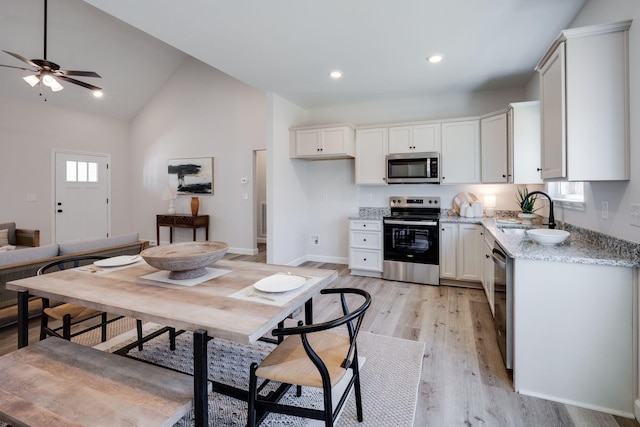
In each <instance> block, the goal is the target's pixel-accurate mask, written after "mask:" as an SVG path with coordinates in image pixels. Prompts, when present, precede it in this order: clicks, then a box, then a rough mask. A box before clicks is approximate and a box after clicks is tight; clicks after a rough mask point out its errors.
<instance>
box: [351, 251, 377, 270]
mask: <svg viewBox="0 0 640 427" xmlns="http://www.w3.org/2000/svg"><path fill="white" fill-rule="evenodd" d="M349 268H351V269H354V270H371V271H380V272H381V271H382V251H379V250H378V251H376V250H368V249H351V250H350V251H349Z"/></svg>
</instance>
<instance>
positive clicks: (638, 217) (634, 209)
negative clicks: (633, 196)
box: [630, 204, 640, 227]
mask: <svg viewBox="0 0 640 427" xmlns="http://www.w3.org/2000/svg"><path fill="white" fill-rule="evenodd" d="M630 213H631V225H635V226H636V227H640V204H632V205H631V209H630Z"/></svg>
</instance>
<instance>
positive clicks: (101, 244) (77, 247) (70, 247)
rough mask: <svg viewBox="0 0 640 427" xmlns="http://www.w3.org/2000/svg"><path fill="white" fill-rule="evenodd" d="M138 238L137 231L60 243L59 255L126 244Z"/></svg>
mask: <svg viewBox="0 0 640 427" xmlns="http://www.w3.org/2000/svg"><path fill="white" fill-rule="evenodd" d="M138 240H140V238H139V237H138V233H131V234H123V235H121V236H114V237H105V238H104V239H93V240H83V241H82V242H73V243H61V244H60V255H69V254H74V253H78V252H85V251H92V250H95V249H103V248H108V247H110V246H117V245H126V244H127V243H135V242H137V241H138Z"/></svg>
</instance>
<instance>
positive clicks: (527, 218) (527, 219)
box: [518, 212, 538, 225]
mask: <svg viewBox="0 0 640 427" xmlns="http://www.w3.org/2000/svg"><path fill="white" fill-rule="evenodd" d="M537 216H538V215H536V214H532V213H524V212H521V213H519V214H518V217H519V218H520V219H521V220H522V224H523V225H532V224H533V222H532V220H533V219H534V218H535V217H537Z"/></svg>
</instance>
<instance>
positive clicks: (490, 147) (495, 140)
mask: <svg viewBox="0 0 640 427" xmlns="http://www.w3.org/2000/svg"><path fill="white" fill-rule="evenodd" d="M480 143H481V145H482V182H483V183H486V184H496V183H497V184H501V183H506V182H509V176H508V156H507V113H505V112H500V113H496V114H492V115H490V116H487V117H483V118H482V119H480Z"/></svg>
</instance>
